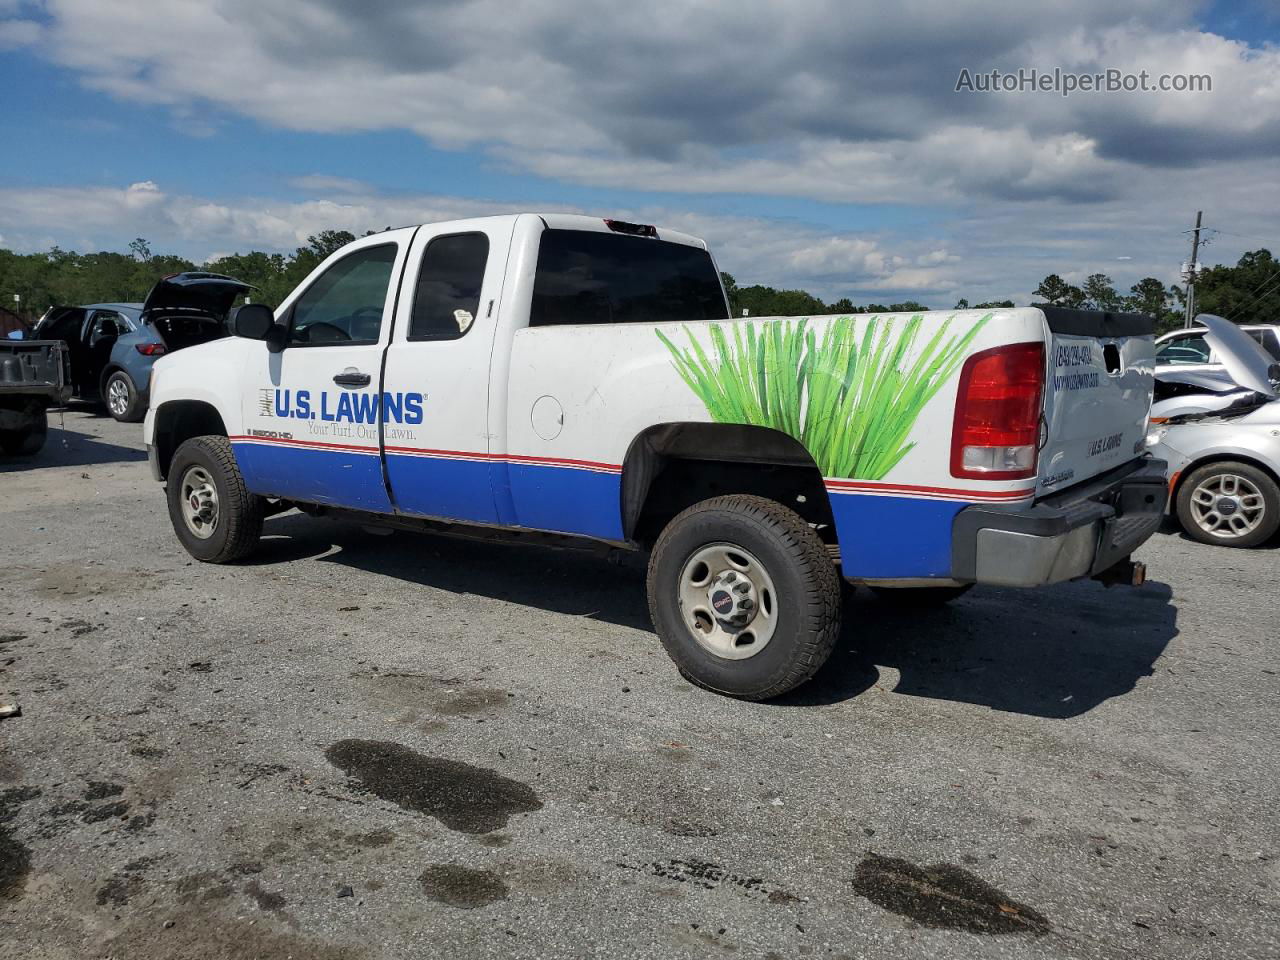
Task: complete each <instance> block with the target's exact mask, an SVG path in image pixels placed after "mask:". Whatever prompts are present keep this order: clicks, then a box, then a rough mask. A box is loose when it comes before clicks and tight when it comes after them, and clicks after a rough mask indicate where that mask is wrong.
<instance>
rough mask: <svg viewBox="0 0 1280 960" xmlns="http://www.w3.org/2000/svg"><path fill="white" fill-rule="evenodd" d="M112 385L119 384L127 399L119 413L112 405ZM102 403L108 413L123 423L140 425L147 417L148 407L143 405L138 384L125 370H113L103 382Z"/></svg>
mask: <svg viewBox="0 0 1280 960" xmlns="http://www.w3.org/2000/svg"><path fill="white" fill-rule="evenodd" d="M112 384H117V385H118V386H119V389H120V390H122V391H123V392H124V394H125V396H126V398H127V399H126V400H125V403H124V406H123V408H121V409H120V410H119V411H117V409H116V406H113V405H112V400H111V391H112ZM102 402H103V404H104V405H105V406H106V408H107V413H109V414H111V416H112V417H114V418H115V419H116V420H119V421H120V422H121V423H138V422H139V421H141V420H142V419H143V418H144V417H146V415H147V405H146V404H145V403H143V401H142V397H141V396H139V394H138V386H137V384H135V383H134V382H133V378H132V377H131V376H129V375H128V374H127V373H125V372H124V371H123V370H113V371H112V372H111V373H110V375H108V376H107V378H106V379H105V380H103V381H102Z"/></svg>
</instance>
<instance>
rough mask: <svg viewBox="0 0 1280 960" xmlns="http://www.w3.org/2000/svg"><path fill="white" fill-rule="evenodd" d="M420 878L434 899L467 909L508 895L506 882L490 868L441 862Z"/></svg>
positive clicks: (428, 894) (428, 893)
mask: <svg viewBox="0 0 1280 960" xmlns="http://www.w3.org/2000/svg"><path fill="white" fill-rule="evenodd" d="M418 882H419V883H421V884H422V889H423V891H424V892H425V893H426V895H427V896H428V897H430V898H431V899H432V900H435V901H437V902H438V903H443V904H445V905H446V906H450V907H460V908H462V909H464V910H472V909H475V908H476V907H483V906H486V905H488V904H490V903H493V902H495V901H497V900H505V899H507V885H506V884H505V883H503V882H502V879H501V878H500V877H499V876H498V875H497V874H496V873H493V872H492V871H490V870H472V869H470V868H469V867H461V866H458V865H457V864H451V863H438V864H435V865H434V866H430V867H428V868H427V869H426V870H425V871H424V872H423V874H422V876H420V877H419V878H418Z"/></svg>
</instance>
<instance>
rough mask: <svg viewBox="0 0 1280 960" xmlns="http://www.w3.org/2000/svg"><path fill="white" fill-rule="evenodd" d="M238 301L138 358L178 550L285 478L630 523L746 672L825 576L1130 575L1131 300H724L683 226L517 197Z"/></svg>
mask: <svg viewBox="0 0 1280 960" xmlns="http://www.w3.org/2000/svg"><path fill="white" fill-rule="evenodd" d="M235 332H236V336H234V337H227V338H224V339H220V340H215V341H213V342H210V343H206V344H202V345H200V346H197V347H193V348H191V349H188V350H184V351H182V352H181V353H179V354H176V355H174V356H168V357H164V358H163V359H162V360H160V361H159V362H158V363H157V364H156V365H155V368H154V373H153V375H152V382H151V388H150V396H151V410H150V411H149V412H148V414H147V419H146V442H147V448H148V451H149V454H150V461H151V465H152V471H153V473H154V475H155V477H156V479H157V480H161V481H164V482H166V483H167V489H168V503H169V512H170V515H171V518H172V521H173V527H174V530H175V531H176V532H177V535H178V538H179V539H180V540H181V541H182V544H183V546H184V547H185V548H186V549H187V551H188V552H190V553H191V555H192V556H194V557H196V558H197V559H199V560H204V561H208V562H212V563H225V562H228V561H233V560H236V559H238V558H241V557H244V556H245V555H247V554H248V553H249V552H251V551H252V550H253V549H254V547H255V544H256V543H257V541H258V539H259V536H260V534H261V531H262V524H263V519H264V517H267V516H270V515H272V514H275V513H278V512H281V511H282V510H286V509H289V508H292V507H297V508H299V509H301V510H303V511H305V512H307V513H312V514H331V515H335V516H345V517H349V518H354V519H358V520H359V521H360V522H362V523H373V524H389V525H393V526H398V527H401V528H411V529H421V530H435V531H445V532H453V533H463V532H465V533H471V534H476V535H480V536H490V537H492V536H504V537H505V536H515V537H525V538H532V539H537V540H546V541H548V542H553V543H559V544H561V545H565V544H568V543H570V542H576V543H579V544H582V543H584V542H585V543H586V544H588V545H589V544H590V543H592V542H594V543H595V544H597V545H603V546H604V547H607V548H618V549H625V550H638V551H646V552H647V555H648V593H649V605H650V610H651V612H652V616H653V621H654V626H655V627H656V629H657V632H658V635H659V636H660V637H661V639H662V642H663V644H664V646H665V647H666V649H667V651H668V653H669V654H670V655H671V657H672V659H673V660H675V662H676V664H677V665H678V666H679V668H680V670H681V671H682V672H683V673H684V674H685V675H686V676H687V677H688V678H689V679H691V680H692V681H694V682H696V683H698V684H700V685H702V686H704V687H706V688H709V689H712V690H716V691H719V692H722V693H726V694H730V695H733V696H738V697H743V698H751V699H764V698H768V697H773V696H776V695H778V694H781V693H783V692H785V691H786V690H789V689H791V688H792V687H795V686H796V685H798V684H800V683H802V682H804V681H805V680H807V679H808V678H809V677H810V676H812V675H813V673H814V671H815V670H817V669H818V667H819V666H820V665H821V664H822V663H823V661H824V660H825V659H826V658H827V656H828V654H829V653H830V651H831V648H832V645H833V644H834V642H835V639H836V635H837V633H838V632H839V628H840V618H841V596H842V591H841V578H842V577H843V578H844V580H846V581H849V582H852V583H861V584H866V585H867V586H870V587H871V588H872V589H874V590H875V591H876V592H877V593H878V594H880V595H881V596H884V597H887V598H890V599H899V600H909V601H910V602H913V603H915V602H919V603H925V602H932V601H945V600H948V599H951V598H953V597H955V596H958V595H959V594H960V593H961V592H963V591H964V590H966V589H967V588H968V587H970V586H971V585H973V584H975V583H984V584H1000V585H1008V586H1027V587H1030V586H1039V585H1043V584H1049V583H1054V582H1058V581H1062V580H1069V579H1073V578H1078V577H1087V576H1095V577H1100V578H1102V579H1105V580H1108V581H1123V582H1133V581H1134V580H1135V579H1136V580H1138V581H1139V582H1140V579H1141V566H1140V565H1135V564H1133V563H1132V562H1131V561H1130V559H1129V555H1130V553H1131V552H1132V550H1133V549H1134V548H1135V547H1137V546H1138V545H1139V544H1141V543H1142V542H1143V541H1145V540H1146V539H1147V538H1148V537H1149V536H1150V535H1151V534H1152V532H1153V531H1154V530H1155V529H1156V527H1157V525H1158V524H1159V523H1160V518H1161V514H1162V511H1163V508H1164V502H1165V478H1164V469H1163V465H1162V464H1161V463H1159V462H1157V461H1153V460H1151V459H1150V458H1149V457H1146V456H1144V438H1145V436H1146V429H1147V418H1148V412H1149V408H1150V403H1151V393H1152V386H1153V380H1152V369H1153V363H1154V350H1153V345H1152V344H1153V340H1152V328H1151V322H1150V320H1149V319H1148V318H1145V317H1141V316H1133V315H1115V314H1101V313H1086V312H1080V311H1066V310H1055V309H1052V308H1045V309H1043V310H1041V309H1035V308H1023V309H1007V310H1006V309H1001V310H995V311H976V310H971V311H956V312H946V313H927V314H923V315H909V314H885V315H879V316H830V317H807V318H751V319H742V320H738V319H730V318H729V310H728V305H727V303H726V300H725V295H724V291H723V288H722V287H721V284H720V279H719V273H718V271H717V269H716V265H715V262H714V261H713V259H712V257H711V255H710V253H709V252H708V251H707V248H706V245H705V244H704V243H703V242H702V241H700V240H697V239H695V238H693V237H689V236H685V235H683V234H679V233H674V232H672V231H668V230H658V229H657V228H655V227H652V226H648V225H641V224H632V223H624V222H620V221H616V220H599V219H591V218H587V217H579V216H567V215H545V216H539V215H535V214H520V215H515V216H503V217H490V218H484V219H474V220H460V221H454V222H450V223H437V224H428V225H424V226H419V227H409V228H404V229H397V230H388V231H386V232H384V233H380V234H376V235H373V236H368V237H365V238H363V239H360V240H357V241H355V242H354V243H351V244H348V245H347V246H346V247H344V248H342V249H341V250H339V251H337V252H336V253H334V254H333V255H332V256H330V257H329V258H328V259H327V260H326V261H325V262H324V263H322V264H321V265H320V266H319V267H317V268H316V270H315V272H314V273H312V275H311V276H309V277H308V278H307V279H306V281H305V282H304V283H303V284H302V285H301V286H300V287H299V288H298V289H297V290H295V291H294V292H293V293H292V294H290V295H289V296H288V297H287V298H286V299H285V301H284V302H283V303H282V304H281V305H280V307H279V309H277V310H276V311H275V313H274V315H273V314H272V313H271V311H269V310H268V309H267V308H265V307H260V306H247V307H243V308H241V310H240V311H239V313H238V314H237V317H236V320H235ZM584 538H585V539H584ZM476 575H477V576H482V575H483V571H476Z"/></svg>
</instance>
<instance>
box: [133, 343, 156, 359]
mask: <svg viewBox="0 0 1280 960" xmlns="http://www.w3.org/2000/svg"><path fill="white" fill-rule="evenodd" d="M133 348H134V349H135V350H137V351H138V352H139V353H140V354H142V355H143V356H144V357H158V356H160V355H161V354H162V353H164V344H163V343H135V344H134V345H133Z"/></svg>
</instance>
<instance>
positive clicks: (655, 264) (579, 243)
mask: <svg viewBox="0 0 1280 960" xmlns="http://www.w3.org/2000/svg"><path fill="white" fill-rule="evenodd" d="M728 316H729V310H728V305H727V304H726V303H725V298H724V291H723V289H722V288H721V286H720V275H719V273H717V271H716V267H715V262H714V261H713V260H712V259H711V254H710V253H708V252H707V251H706V250H703V249H701V248H700V247H694V246H689V245H687V244H683V243H675V242H672V241H664V240H658V239H654V238H651V237H637V236H626V235H621V234H615V233H599V232H594V231H590V230H557V229H549V230H545V231H543V233H542V239H541V242H540V244H539V248H538V266H537V272H536V274H535V276H534V282H533V302H532V304H531V306H530V312H529V325H530V326H532V327H546V326H561V325H568V324H598V323H669V322H673V321H675V322H693V321H700V320H726V319H728Z"/></svg>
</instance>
